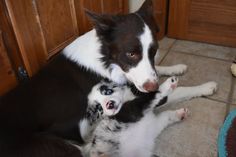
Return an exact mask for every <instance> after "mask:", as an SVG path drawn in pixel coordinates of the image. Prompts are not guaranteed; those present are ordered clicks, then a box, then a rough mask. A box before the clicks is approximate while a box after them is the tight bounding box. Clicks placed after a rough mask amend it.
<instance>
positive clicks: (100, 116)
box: [80, 77, 188, 157]
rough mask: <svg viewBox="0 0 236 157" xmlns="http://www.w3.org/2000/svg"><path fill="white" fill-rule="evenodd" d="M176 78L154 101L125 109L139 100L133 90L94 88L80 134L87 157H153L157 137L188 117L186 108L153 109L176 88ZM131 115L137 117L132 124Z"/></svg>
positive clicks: (103, 85)
mask: <svg viewBox="0 0 236 157" xmlns="http://www.w3.org/2000/svg"><path fill="white" fill-rule="evenodd" d="M177 82H178V80H177V78H176V77H171V78H169V79H167V80H166V81H165V82H164V83H163V84H162V85H161V86H160V89H159V92H158V93H157V94H156V99H155V101H152V102H147V103H145V102H143V104H139V105H137V104H136V105H133V106H132V105H129V106H126V102H128V101H130V100H132V99H134V98H136V99H137V97H136V96H134V95H133V93H132V91H131V89H130V87H128V86H116V85H115V84H114V83H109V82H101V83H99V84H97V85H95V86H94V87H93V88H92V91H91V92H90V94H89V97H88V102H89V106H88V110H87V118H86V119H84V120H82V121H81V122H80V131H81V133H83V134H82V137H83V139H84V140H85V141H86V142H87V144H86V145H85V146H83V147H81V151H82V152H83V154H84V156H88V157H90V156H91V157H99V156H106V155H107V156H109V157H152V156H153V151H152V150H153V147H154V144H155V139H156V137H157V136H158V135H159V134H160V133H161V132H162V130H163V129H165V128H166V127H167V126H168V125H170V124H173V123H175V122H179V121H181V120H183V119H185V118H186V117H187V114H188V110H187V109H185V108H182V109H179V110H176V111H165V112H162V113H160V114H158V115H156V114H155V113H154V110H155V109H156V108H157V107H158V106H160V105H162V103H163V102H165V101H163V100H164V99H167V97H168V95H169V94H170V93H171V92H172V91H173V90H174V89H175V88H176V87H177ZM132 116H136V118H135V119H137V120H135V121H132V119H133V118H132Z"/></svg>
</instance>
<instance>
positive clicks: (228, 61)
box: [172, 50, 233, 63]
mask: <svg viewBox="0 0 236 157" xmlns="http://www.w3.org/2000/svg"><path fill="white" fill-rule="evenodd" d="M172 51H173V52H176V53H182V54H186V55H192V56H197V57H203V58H208V59H214V60H218V61H223V62H227V63H232V62H233V60H227V59H221V58H214V57H209V56H203V55H199V54H194V53H188V52H183V51H176V50H172Z"/></svg>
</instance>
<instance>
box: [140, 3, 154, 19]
mask: <svg viewBox="0 0 236 157" xmlns="http://www.w3.org/2000/svg"><path fill="white" fill-rule="evenodd" d="M137 13H138V14H140V15H141V16H142V15H143V16H145V15H147V16H150V15H153V2H152V0H145V2H144V3H143V5H142V6H141V7H140V8H139V10H138V11H137Z"/></svg>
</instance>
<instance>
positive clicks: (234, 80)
mask: <svg viewBox="0 0 236 157" xmlns="http://www.w3.org/2000/svg"><path fill="white" fill-rule="evenodd" d="M233 86H234V89H233V100H232V102H233V104H235V106H236V77H234V78H233Z"/></svg>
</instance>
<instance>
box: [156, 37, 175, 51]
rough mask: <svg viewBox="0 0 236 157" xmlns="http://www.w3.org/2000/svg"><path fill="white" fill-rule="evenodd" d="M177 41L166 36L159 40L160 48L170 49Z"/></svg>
mask: <svg viewBox="0 0 236 157" xmlns="http://www.w3.org/2000/svg"><path fill="white" fill-rule="evenodd" d="M175 41H176V40H175V39H171V38H167V37H164V38H163V39H162V40H160V41H159V48H160V49H163V50H168V49H169V48H170V47H171V46H172V45H173V43H174V42H175Z"/></svg>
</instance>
